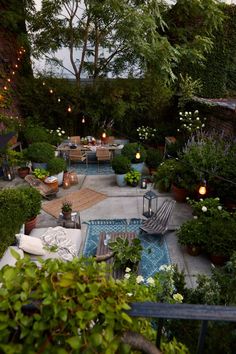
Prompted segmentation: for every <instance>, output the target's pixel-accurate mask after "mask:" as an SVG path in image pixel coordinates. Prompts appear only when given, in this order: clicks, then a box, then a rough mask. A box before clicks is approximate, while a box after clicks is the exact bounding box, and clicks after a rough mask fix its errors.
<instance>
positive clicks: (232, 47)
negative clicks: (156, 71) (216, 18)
mask: <svg viewBox="0 0 236 354" xmlns="http://www.w3.org/2000/svg"><path fill="white" fill-rule="evenodd" d="M224 7H225V15H226V16H227V17H226V19H225V22H224V25H223V28H222V29H221V30H220V31H218V32H217V33H216V35H215V40H214V47H213V50H212V52H211V53H209V54H208V55H207V56H206V65H205V67H202V68H201V67H198V68H196V67H194V68H191V67H190V68H189V73H190V75H191V76H192V77H193V78H194V79H199V78H200V79H201V81H202V84H203V85H202V90H201V96H202V97H208V98H218V97H227V96H235V95H236V6H234V5H231V6H224Z"/></svg>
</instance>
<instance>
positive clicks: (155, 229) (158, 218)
mask: <svg viewBox="0 0 236 354" xmlns="http://www.w3.org/2000/svg"><path fill="white" fill-rule="evenodd" d="M175 203H176V202H175V200H165V201H164V202H163V204H162V205H161V206H160V208H159V209H158V210H157V211H156V213H155V214H153V215H152V217H151V218H150V219H147V220H145V221H143V223H142V225H141V226H140V228H141V229H142V230H143V231H145V232H148V233H153V234H155V233H156V234H164V232H165V231H166V230H167V226H168V222H169V220H170V218H171V216H172V213H173V210H174V207H175Z"/></svg>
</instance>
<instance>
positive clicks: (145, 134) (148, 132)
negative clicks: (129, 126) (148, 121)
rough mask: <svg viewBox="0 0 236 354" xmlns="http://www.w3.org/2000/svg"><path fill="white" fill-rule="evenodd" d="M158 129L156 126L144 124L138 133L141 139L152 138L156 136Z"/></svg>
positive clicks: (138, 129)
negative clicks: (145, 125)
mask: <svg viewBox="0 0 236 354" xmlns="http://www.w3.org/2000/svg"><path fill="white" fill-rule="evenodd" d="M156 132H157V130H156V129H155V128H151V127H144V126H143V125H142V126H141V127H138V128H137V133H138V136H139V139H140V140H141V141H142V140H146V141H147V140H152V139H153V138H155V136H156Z"/></svg>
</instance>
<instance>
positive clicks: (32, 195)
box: [19, 186, 42, 235]
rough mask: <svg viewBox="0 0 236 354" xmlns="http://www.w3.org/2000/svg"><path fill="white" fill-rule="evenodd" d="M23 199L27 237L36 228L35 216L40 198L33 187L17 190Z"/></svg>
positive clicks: (38, 209)
mask: <svg viewBox="0 0 236 354" xmlns="http://www.w3.org/2000/svg"><path fill="white" fill-rule="evenodd" d="M19 189H20V192H21V193H22V195H23V197H24V198H26V200H27V207H26V216H25V233H26V234H27V235H28V234H29V233H30V231H31V230H32V229H33V228H34V227H35V226H36V222H37V215H38V214H39V213H40V210H41V204H42V198H41V195H40V193H39V191H38V190H37V189H35V188H33V187H30V186H29V187H28V186H27V187H21V188H19Z"/></svg>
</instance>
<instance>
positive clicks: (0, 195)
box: [0, 188, 28, 257]
mask: <svg viewBox="0 0 236 354" xmlns="http://www.w3.org/2000/svg"><path fill="white" fill-rule="evenodd" d="M27 207H28V200H27V198H25V197H24V196H22V194H21V192H20V190H19V188H9V189H8V188H7V189H4V190H2V191H0V257H1V256H2V255H3V253H4V251H5V250H6V248H7V247H8V246H10V245H11V244H12V243H13V242H14V241H15V234H16V233H18V232H19V230H20V228H21V226H22V225H23V224H24V222H25V220H26V216H27V213H26V210H27Z"/></svg>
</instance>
